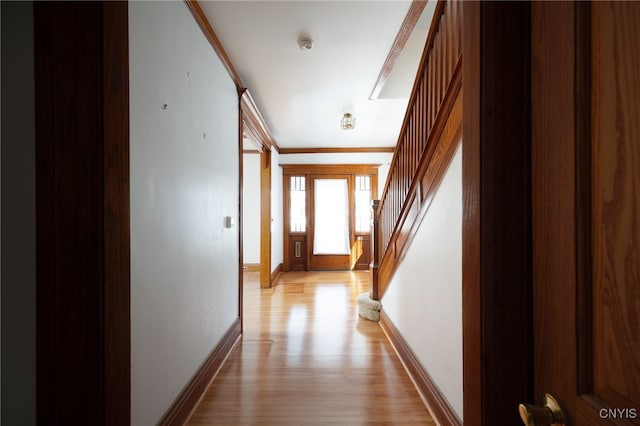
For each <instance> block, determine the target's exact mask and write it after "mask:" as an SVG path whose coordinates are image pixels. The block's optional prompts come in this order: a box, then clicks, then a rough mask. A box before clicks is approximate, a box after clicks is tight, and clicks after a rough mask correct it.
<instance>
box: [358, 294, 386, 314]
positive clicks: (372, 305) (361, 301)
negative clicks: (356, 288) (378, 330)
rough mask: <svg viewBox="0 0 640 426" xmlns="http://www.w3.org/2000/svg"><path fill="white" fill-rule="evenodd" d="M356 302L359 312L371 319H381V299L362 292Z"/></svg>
mask: <svg viewBox="0 0 640 426" xmlns="http://www.w3.org/2000/svg"><path fill="white" fill-rule="evenodd" d="M356 302H357V303H358V314H359V315H360V316H361V317H362V318H364V319H368V320H371V321H380V309H382V303H380V301H379V300H373V299H371V298H370V297H369V293H361V294H359V295H358V297H357V299H356Z"/></svg>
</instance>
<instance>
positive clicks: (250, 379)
mask: <svg viewBox="0 0 640 426" xmlns="http://www.w3.org/2000/svg"><path fill="white" fill-rule="evenodd" d="M368 288H369V275H368V272H347V271H345V272H290V273H285V274H282V275H281V276H280V278H279V279H278V282H277V284H276V286H274V287H273V288H271V289H264V290H261V289H260V285H259V279H258V274H257V273H252V272H245V284H244V314H245V316H244V335H243V337H242V340H241V341H240V343H239V344H238V345H237V346H236V347H235V348H234V350H233V351H232V353H231V354H230V355H229V358H228V359H227V360H226V362H225V364H224V365H223V367H222V369H221V371H220V373H219V374H218V375H217V377H216V378H215V379H214V381H213V382H212V384H211V385H210V387H209V389H208V390H207V392H206V394H205V395H204V397H203V399H202V401H201V402H200V404H199V405H198V407H197V408H196V410H195V411H194V413H193V414H192V416H191V418H190V420H189V422H188V424H190V425H203V424H204V425H218V424H228V425H323V424H339V425H417V424H421V425H435V422H434V421H433V420H432V419H431V417H430V416H429V413H428V411H427V409H426V408H425V406H424V405H423V403H422V401H421V399H420V397H419V396H418V393H417V391H416V390H415V388H414V386H413V384H412V383H411V381H410V379H409V377H408V376H407V374H406V372H405V371H404V369H403V367H402V365H401V363H400V360H399V359H398V357H397V355H396V354H395V352H394V351H393V348H392V347H391V345H390V344H389V342H388V341H387V339H386V337H385V336H384V334H383V333H382V331H381V329H380V327H379V326H378V323H375V322H372V321H367V320H363V319H361V318H359V317H358V313H357V306H356V302H355V300H356V297H357V295H358V294H360V293H362V292H365V291H368Z"/></svg>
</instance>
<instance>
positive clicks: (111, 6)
mask: <svg viewBox="0 0 640 426" xmlns="http://www.w3.org/2000/svg"><path fill="white" fill-rule="evenodd" d="M102 4H103V17H102V19H103V49H104V50H103V67H104V68H103V79H104V80H103V81H104V91H103V93H104V95H103V96H104V101H103V102H104V112H103V113H104V116H103V117H104V118H103V120H104V128H103V129H104V148H103V149H104V153H103V156H104V160H103V161H104V188H105V189H104V213H103V214H104V233H105V236H104V280H105V281H104V295H103V297H104V299H103V305H104V327H105V348H103V350H104V352H105V356H106V359H105V382H106V383H105V398H106V402H105V424H106V425H123V424H129V423H130V418H131V415H130V411H131V313H130V311H131V309H130V306H131V290H130V285H131V283H130V280H131V271H130V269H131V268H130V265H131V255H130V222H129V216H130V206H129V204H130V195H129V190H130V185H129V135H130V131H129V4H128V2H126V1H120V2H104V3H102Z"/></svg>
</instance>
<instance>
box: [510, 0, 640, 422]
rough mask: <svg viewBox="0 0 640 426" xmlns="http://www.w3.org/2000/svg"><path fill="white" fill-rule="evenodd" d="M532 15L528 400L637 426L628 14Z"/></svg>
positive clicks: (632, 38) (638, 323)
mask: <svg viewBox="0 0 640 426" xmlns="http://www.w3.org/2000/svg"><path fill="white" fill-rule="evenodd" d="M532 16H533V19H532V31H533V33H532V49H533V52H532V113H533V117H532V118H533V119H532V131H533V139H532V146H533V152H532V156H533V159H532V161H533V163H532V166H533V167H532V171H533V175H532V179H533V199H532V201H533V203H532V204H533V212H532V213H533V217H532V219H533V271H534V276H533V312H534V322H533V330H534V383H535V396H536V398H541V397H542V395H543V394H544V393H551V394H553V395H554V396H555V397H556V399H557V400H558V401H559V403H560V405H561V406H562V407H563V409H564V411H565V413H566V416H567V418H566V420H565V421H564V422H563V423H564V424H567V425H572V426H584V425H603V424H620V425H622V424H631V425H638V424H640V78H639V77H638V76H639V75H640V25H638V23H640V3H635V2H628V3H627V2H611V3H608V2H593V3H568V2H567V3H556V2H533V4H532ZM536 402H538V401H536ZM515 409H516V407H514V410H515ZM540 424H542V423H540Z"/></svg>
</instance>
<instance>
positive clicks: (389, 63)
mask: <svg viewBox="0 0 640 426" xmlns="http://www.w3.org/2000/svg"><path fill="white" fill-rule="evenodd" d="M426 5H427V2H426V1H424V0H414V1H413V2H412V3H411V6H410V7H409V11H408V12H407V16H405V18H404V21H402V25H401V26H400V30H398V34H397V35H396V39H395V40H394V41H393V45H392V46H391V50H389V54H388V55H387V59H386V60H385V61H384V64H383V65H382V69H381V70H380V74H379V75H378V79H377V80H376V84H375V86H374V87H373V91H372V92H371V96H369V99H371V100H374V99H378V96H380V92H382V89H383V88H384V85H385V84H386V82H387V79H388V78H389V76H390V75H391V71H393V67H394V66H395V64H396V60H397V59H398V56H400V53H401V52H402V50H403V49H404V46H405V45H406V44H407V41H408V40H409V37H411V33H412V32H413V29H414V28H415V26H416V23H417V22H418V19H420V15H422V11H423V10H424V7H425V6H426Z"/></svg>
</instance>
